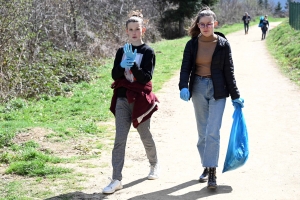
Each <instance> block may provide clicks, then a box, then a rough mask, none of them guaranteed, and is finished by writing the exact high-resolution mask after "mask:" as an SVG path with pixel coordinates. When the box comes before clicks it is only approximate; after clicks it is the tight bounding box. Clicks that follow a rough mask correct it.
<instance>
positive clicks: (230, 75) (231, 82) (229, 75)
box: [223, 41, 240, 99]
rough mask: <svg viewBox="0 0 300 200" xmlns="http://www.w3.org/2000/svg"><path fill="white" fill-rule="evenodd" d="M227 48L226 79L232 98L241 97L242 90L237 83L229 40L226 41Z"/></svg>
mask: <svg viewBox="0 0 300 200" xmlns="http://www.w3.org/2000/svg"><path fill="white" fill-rule="evenodd" d="M225 48H226V49H225V63H224V68H223V70H224V76H225V81H226V87H227V89H228V91H229V94H230V96H231V99H237V98H240V92H239V90H238V88H237V85H236V80H235V76H234V65H233V59H232V53H231V47H230V44H229V42H228V41H227V42H226V45H225Z"/></svg>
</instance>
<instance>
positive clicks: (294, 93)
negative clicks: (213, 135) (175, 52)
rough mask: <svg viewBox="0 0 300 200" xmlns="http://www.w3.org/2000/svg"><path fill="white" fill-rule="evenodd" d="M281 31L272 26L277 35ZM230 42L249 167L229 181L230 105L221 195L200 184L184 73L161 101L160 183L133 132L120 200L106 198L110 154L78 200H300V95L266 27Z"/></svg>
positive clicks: (156, 128) (157, 120) (156, 122)
mask: <svg viewBox="0 0 300 200" xmlns="http://www.w3.org/2000/svg"><path fill="white" fill-rule="evenodd" d="M276 25H277V23H271V27H274V26H276ZM227 38H228V39H229V41H230V44H231V47H232V52H233V59H234V64H235V72H236V79H237V83H238V87H239V89H240V91H241V96H242V97H243V98H244V99H245V108H244V109H243V112H244V115H245V118H246V122H247V127H248V132H249V144H250V156H249V160H248V162H247V163H246V165H244V166H243V167H241V168H239V169H237V170H234V171H229V172H226V173H224V174H222V168H223V163H224V160H225V154H226V150H227V144H228V140H229V133H230V129H231V124H232V118H231V115H232V113H233V106H232V105H231V102H230V99H228V100H227V105H226V109H225V113H224V117H223V126H222V129H221V152H220V159H219V168H218V169H217V176H218V179H217V182H218V185H219V187H218V189H217V190H216V191H215V192H209V191H208V190H207V189H206V183H198V181H197V179H198V177H199V175H200V173H201V172H202V167H201V165H200V158H199V155H198V152H197V148H196V143H197V131H196V124H195V119H194V112H193V107H192V103H191V102H188V103H187V102H184V101H182V100H181V99H180V98H179V90H178V86H177V85H178V80H179V74H178V73H177V74H176V75H175V76H174V77H173V78H172V79H171V80H170V81H169V82H167V83H166V84H165V86H164V87H163V89H162V90H161V91H160V92H159V93H157V96H158V97H159V99H160V101H161V103H160V105H159V111H158V112H156V113H155V114H154V116H153V120H152V124H151V126H152V132H153V135H154V137H155V141H156V144H157V150H158V154H159V155H158V156H159V161H160V165H161V168H162V172H161V177H160V179H158V180H154V181H150V180H147V179H146V176H147V174H148V172H149V164H148V161H147V159H146V156H145V152H144V149H143V146H142V143H141V141H140V139H139V136H138V133H137V132H136V131H135V130H134V129H131V133H130V134H129V138H128V143H127V149H126V151H127V152H126V160H125V167H124V170H123V181H122V182H123V185H124V189H122V190H120V191H117V192H115V193H114V194H112V195H103V194H101V191H102V188H103V187H104V186H105V185H106V184H108V182H109V180H108V179H107V177H111V167H110V160H111V157H110V152H108V153H107V155H103V156H102V158H101V160H100V161H99V163H100V164H101V165H102V166H105V164H107V166H108V167H105V168H101V169H99V168H96V169H94V170H93V172H92V173H94V174H90V175H91V177H87V179H89V182H88V184H89V185H85V186H86V187H87V188H89V189H86V190H84V191H82V192H75V193H72V194H70V195H74V197H73V199H113V200H115V199H119V200H125V199H133V200H141V199H148V200H150V199H151V200H168V199H169V200H171V199H172V200H174V199H180V200H181V199H186V200H196V199H202V198H205V199H208V198H209V199H230V200H235V199H238V200H240V199H264V200H266V199H277V200H278V199H299V196H300V180H299V176H300V170H299V169H298V166H299V165H300V150H299V141H300V134H299V130H300V103H299V99H300V90H299V88H297V87H296V86H295V85H294V84H292V83H291V82H290V81H289V80H288V79H287V78H285V77H284V76H283V75H281V73H280V72H279V70H278V67H277V65H276V63H275V61H274V60H273V59H272V58H271V57H270V55H269V54H268V52H267V50H266V47H265V41H261V40H260V38H261V32H260V29H259V28H258V27H256V26H254V27H250V30H249V34H248V35H244V32H243V31H239V32H236V33H234V34H230V35H228V36H227ZM180 56H181V55H180ZM179 67H180V63H178V68H179ZM99 163H98V164H99ZM89 173H91V171H90V172H89Z"/></svg>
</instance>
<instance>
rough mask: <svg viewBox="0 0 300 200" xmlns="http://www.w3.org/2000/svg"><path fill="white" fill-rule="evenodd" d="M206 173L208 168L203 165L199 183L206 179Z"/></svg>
mask: <svg viewBox="0 0 300 200" xmlns="http://www.w3.org/2000/svg"><path fill="white" fill-rule="evenodd" d="M207 175H208V168H207V167H205V168H204V171H203V173H202V174H201V176H200V178H199V182H200V183H204V182H206V181H207Z"/></svg>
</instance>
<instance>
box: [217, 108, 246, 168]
mask: <svg viewBox="0 0 300 200" xmlns="http://www.w3.org/2000/svg"><path fill="white" fill-rule="evenodd" d="M232 118H233V123H232V127H231V132H230V138H229V143H228V148H227V153H226V158H225V162H224V167H223V171H222V173H224V172H227V171H230V170H234V169H236V168H238V167H241V166H243V165H244V164H245V163H246V161H247V160H248V155H249V144H248V132H247V127H246V121H245V118H244V115H243V112H242V109H241V107H240V106H235V110H234V113H233V116H232Z"/></svg>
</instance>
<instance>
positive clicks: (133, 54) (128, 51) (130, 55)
mask: <svg viewBox="0 0 300 200" xmlns="http://www.w3.org/2000/svg"><path fill="white" fill-rule="evenodd" d="M123 50H124V53H125V55H126V58H128V59H131V60H133V62H134V61H135V57H136V51H137V50H136V49H135V50H134V52H132V45H131V44H128V43H126V44H125V45H124V47H123Z"/></svg>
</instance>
